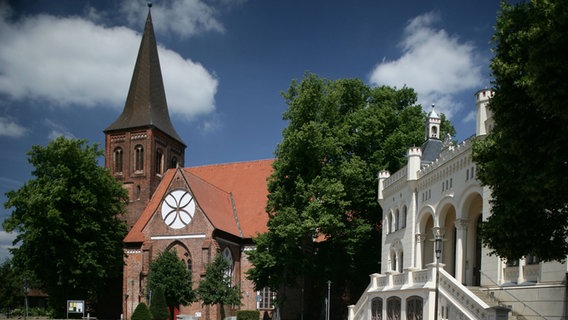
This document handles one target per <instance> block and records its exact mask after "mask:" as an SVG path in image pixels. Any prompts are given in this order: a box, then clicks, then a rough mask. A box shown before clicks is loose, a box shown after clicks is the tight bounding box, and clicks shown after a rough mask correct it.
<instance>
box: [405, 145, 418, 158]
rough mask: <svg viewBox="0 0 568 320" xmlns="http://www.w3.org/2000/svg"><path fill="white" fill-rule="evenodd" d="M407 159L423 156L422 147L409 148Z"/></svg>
mask: <svg viewBox="0 0 568 320" xmlns="http://www.w3.org/2000/svg"><path fill="white" fill-rule="evenodd" d="M406 156H407V157H413V156H419V157H420V156H422V149H421V148H420V147H411V148H408V152H407V153H406Z"/></svg>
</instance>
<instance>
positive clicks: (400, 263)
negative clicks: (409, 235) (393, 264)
mask: <svg viewBox="0 0 568 320" xmlns="http://www.w3.org/2000/svg"><path fill="white" fill-rule="evenodd" d="M403 271H404V253H403V252H402V251H401V252H400V253H399V256H398V272H400V273H402V272H403Z"/></svg>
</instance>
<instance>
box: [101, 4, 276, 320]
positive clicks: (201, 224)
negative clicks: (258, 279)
mask: <svg viewBox="0 0 568 320" xmlns="http://www.w3.org/2000/svg"><path fill="white" fill-rule="evenodd" d="M104 133H105V152H106V154H105V156H106V162H105V165H106V167H107V168H109V169H110V171H111V173H112V175H113V176H114V177H115V178H116V179H117V180H119V181H120V182H122V186H123V187H124V188H125V189H126V190H128V193H129V199H130V202H129V204H128V206H127V213H126V214H125V221H126V223H127V224H128V227H129V232H128V234H127V236H126V237H125V239H124V245H125V249H124V250H125V266H124V273H123V295H122V299H123V300H122V315H123V318H124V319H130V318H131V315H132V313H133V311H134V309H135V308H136V306H137V305H138V304H139V303H140V302H145V303H148V298H149V292H148V290H147V276H148V269H149V263H150V261H152V259H154V258H155V257H157V255H158V254H159V253H160V252H162V251H164V250H169V249H175V250H176V252H177V254H178V257H179V258H180V259H181V260H183V262H184V263H185V264H186V265H187V267H188V269H189V270H191V272H192V275H193V285H194V288H196V287H197V286H198V284H199V281H200V280H201V279H202V277H203V276H204V274H205V267H206V265H207V264H208V263H210V262H211V261H212V260H213V257H214V256H215V254H217V253H222V254H223V255H224V256H225V257H226V258H228V260H229V261H230V262H231V263H232V270H231V271H232V280H233V284H234V285H238V286H239V287H240V289H241V292H242V296H243V298H242V301H241V306H232V307H231V306H226V307H225V308H226V310H225V314H226V315H227V316H233V315H235V314H236V311H237V310H238V309H246V310H256V309H258V310H260V311H261V312H263V311H269V310H271V309H272V307H273V306H272V302H273V299H272V293H271V292H270V291H269V290H268V289H266V290H262V291H255V290H254V285H253V283H251V282H250V281H249V280H247V279H246V277H245V272H246V271H247V270H248V269H249V268H250V267H251V264H250V262H249V261H248V260H247V256H246V253H245V252H246V251H247V250H250V249H252V248H253V242H252V237H253V236H255V235H256V234H257V233H262V232H265V231H266V230H267V227H266V222H267V220H268V216H267V214H266V211H265V205H266V200H267V194H268V191H267V185H266V179H267V177H268V176H269V175H270V173H271V172H272V160H259V161H250V162H239V163H229V164H219V165H208V166H200V167H184V163H185V149H186V144H185V143H184V141H183V140H182V138H181V137H180V136H179V135H178V133H177V132H176V130H175V128H174V127H173V125H172V122H171V120H170V117H169V114H168V106H167V102H166V95H165V91H164V85H163V81H162V74H161V69H160V62H159V58H158V50H157V45H156V39H155V35H154V30H153V25H152V17H151V12H150V11H149V12H148V17H147V20H146V25H145V27H144V33H143V36H142V42H141V44H140V49H139V51H138V57H137V59H136V64H135V67H134V72H133V76H132V80H131V83H130V89H129V92H128V96H127V98H126V103H125V106H124V109H123V111H122V114H121V115H120V116H119V117H118V119H117V120H116V121H115V122H114V123H112V124H111V125H110V126H108V127H107V128H106V129H105V130H104ZM176 312H177V313H179V314H182V315H185V316H186V319H191V318H192V317H193V318H199V319H219V314H220V312H219V310H218V306H210V307H209V306H203V305H202V304H201V302H195V303H193V304H191V305H189V306H179V310H176Z"/></svg>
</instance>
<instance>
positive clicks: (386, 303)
mask: <svg viewBox="0 0 568 320" xmlns="http://www.w3.org/2000/svg"><path fill="white" fill-rule="evenodd" d="M492 95H493V92H492V91H491V90H481V91H479V92H477V93H476V94H475V98H476V109H477V110H476V112H477V123H476V134H475V136H473V137H471V138H469V139H467V140H465V141H464V142H462V143H461V144H459V145H456V146H454V145H453V144H452V143H451V141H450V139H448V138H446V139H441V137H439V133H440V118H439V116H438V115H437V114H436V112H435V111H434V110H432V112H430V114H429V117H428V120H427V123H426V141H425V142H424V144H423V145H422V147H414V148H410V149H409V150H408V154H407V155H408V162H407V165H406V167H404V168H402V169H400V170H399V171H397V172H395V173H394V174H392V175H391V174H390V173H389V172H386V171H385V172H380V173H379V186H378V200H379V203H380V205H381V207H382V208H383V234H382V244H383V245H382V258H381V273H380V274H372V275H371V276H370V277H371V280H370V284H369V286H368V287H367V289H366V290H365V292H364V294H363V295H362V296H361V298H360V299H359V301H358V302H357V304H356V305H354V306H350V307H349V320H354V319H365V320H370V319H372V320H379V319H380V320H391V319H393V320H394V319H397V320H398V319H413V320H418V319H507V318H508V319H567V318H568V310H567V296H566V294H567V293H568V292H567V291H566V274H567V266H566V263H557V262H555V263H540V262H539V260H538V258H537V257H530V256H528V257H525V258H523V259H521V260H519V261H514V262H509V263H507V261H505V260H503V259H500V258H499V257H496V256H490V255H489V249H487V248H484V247H482V246H481V242H480V239H479V238H478V235H477V230H478V226H479V224H480V223H481V221H483V220H486V219H487V217H488V216H489V215H490V214H491V207H490V199H491V192H490V189H489V188H488V187H486V186H482V185H481V184H480V182H479V181H478V180H477V178H476V165H475V163H474V162H473V161H472V143H473V140H474V139H475V138H476V137H482V136H484V135H485V134H486V133H487V132H489V131H490V130H491V127H492V126H493V122H492V117H491V113H490V112H489V110H488V109H487V108H486V107H487V103H488V101H489V99H490V98H491V97H492ZM436 237H438V239H440V240H439V242H438V243H439V244H440V246H439V249H440V250H439V251H438V254H439V263H440V264H439V266H440V268H439V275H440V276H439V285H438V288H439V290H438V296H439V299H436V287H437V286H436V270H437V269H436V250H435V247H436V241H435V238H436ZM436 301H438V305H437V306H436ZM505 308H507V309H510V310H511V311H510V312H508V310H507V309H505ZM435 310H438V317H435V313H436V312H435Z"/></svg>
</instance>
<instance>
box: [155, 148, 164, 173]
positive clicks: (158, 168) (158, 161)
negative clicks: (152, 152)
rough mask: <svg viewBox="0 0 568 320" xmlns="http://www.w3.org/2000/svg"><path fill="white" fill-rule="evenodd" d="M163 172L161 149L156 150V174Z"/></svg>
mask: <svg viewBox="0 0 568 320" xmlns="http://www.w3.org/2000/svg"><path fill="white" fill-rule="evenodd" d="M162 173H164V153H163V152H162V150H161V149H158V150H156V174H162Z"/></svg>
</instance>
